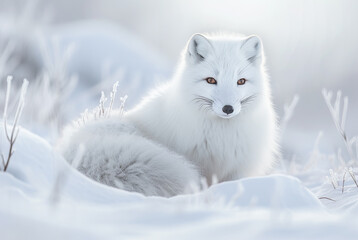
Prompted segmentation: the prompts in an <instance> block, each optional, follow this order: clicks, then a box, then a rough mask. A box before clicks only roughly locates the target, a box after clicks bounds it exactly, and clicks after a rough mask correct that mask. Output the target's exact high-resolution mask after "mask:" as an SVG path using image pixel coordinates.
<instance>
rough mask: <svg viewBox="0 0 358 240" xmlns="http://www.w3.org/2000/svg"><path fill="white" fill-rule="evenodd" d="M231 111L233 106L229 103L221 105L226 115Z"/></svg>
mask: <svg viewBox="0 0 358 240" xmlns="http://www.w3.org/2000/svg"><path fill="white" fill-rule="evenodd" d="M233 111H234V108H233V107H232V106H231V105H225V106H224V107H223V112H224V113H226V114H227V115H229V114H230V113H232V112H233Z"/></svg>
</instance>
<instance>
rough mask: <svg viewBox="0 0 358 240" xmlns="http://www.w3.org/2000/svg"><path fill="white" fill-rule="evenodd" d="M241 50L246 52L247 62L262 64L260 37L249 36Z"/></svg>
mask: <svg viewBox="0 0 358 240" xmlns="http://www.w3.org/2000/svg"><path fill="white" fill-rule="evenodd" d="M240 49H241V50H243V51H244V52H245V54H246V56H247V60H248V61H249V62H257V63H261V60H262V44H261V40H260V38H259V37H258V36H255V35H252V36H249V37H248V38H247V39H245V40H244V42H243V43H242V45H241V48H240Z"/></svg>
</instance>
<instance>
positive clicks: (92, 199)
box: [0, 129, 358, 239]
mask: <svg viewBox="0 0 358 240" xmlns="http://www.w3.org/2000/svg"><path fill="white" fill-rule="evenodd" d="M1 136H3V134H2V132H1ZM17 141H18V142H17V144H16V152H15V154H14V156H13V159H12V161H11V163H10V165H9V169H8V172H1V173H0V194H1V198H0V216H1V217H0V226H1V227H0V229H1V232H2V234H3V237H5V238H4V239H64V238H68V237H71V239H119V238H120V239H122V238H124V239H126V238H131V239H133V238H147V239H168V238H170V239H201V238H205V239H217V238H220V239H223V238H230V239H233V238H237V237H240V239H288V238H290V239H302V238H305V239H317V237H319V238H322V239H337V238H339V239H343V238H344V239H353V236H355V235H356V234H357V233H358V229H357V228H356V224H357V218H356V217H355V216H352V215H351V214H349V213H347V211H340V212H335V213H330V212H328V211H327V209H326V207H324V206H323V205H322V203H321V202H320V201H319V200H318V198H317V196H315V195H314V194H313V193H312V192H311V191H310V190H308V189H307V188H306V187H305V186H304V185H303V184H302V183H301V181H299V180H298V179H297V178H294V177H291V176H286V175H271V176H266V177H257V178H245V179H241V180H237V181H231V182H225V183H221V184H217V185H214V186H212V187H210V188H208V189H206V190H205V191H202V192H198V193H195V194H192V195H180V196H177V197H173V198H161V197H144V196H143V195H140V194H138V193H131V192H126V191H123V190H118V189H115V188H112V187H108V186H105V185H102V184H99V183H97V182H95V181H92V180H90V179H89V178H87V177H85V176H84V175H82V174H80V173H79V172H78V171H76V170H75V169H73V168H72V167H71V166H70V165H68V163H67V162H66V161H65V160H64V159H63V158H62V157H60V156H59V155H57V154H56V153H55V152H54V151H53V149H52V148H51V146H50V145H49V144H48V143H47V142H46V141H45V140H43V139H41V138H40V137H38V136H36V135H34V134H32V133H30V132H28V131H26V130H25V129H22V130H21V131H20V133H19V138H18V140H17ZM1 143H2V145H1V149H4V148H6V147H7V146H6V141H5V139H1ZM347 209H356V210H357V205H355V206H353V207H352V206H351V207H350V208H346V210H347Z"/></svg>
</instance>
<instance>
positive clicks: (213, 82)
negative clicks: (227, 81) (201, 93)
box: [205, 77, 217, 84]
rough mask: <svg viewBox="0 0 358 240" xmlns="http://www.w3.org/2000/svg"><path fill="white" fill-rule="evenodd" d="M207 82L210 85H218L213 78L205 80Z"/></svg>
mask: <svg viewBox="0 0 358 240" xmlns="http://www.w3.org/2000/svg"><path fill="white" fill-rule="evenodd" d="M205 80H206V82H207V83H209V84H216V83H217V82H216V80H215V78H212V77H207V78H205Z"/></svg>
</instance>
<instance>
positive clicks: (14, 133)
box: [1, 76, 29, 172]
mask: <svg viewBox="0 0 358 240" xmlns="http://www.w3.org/2000/svg"><path fill="white" fill-rule="evenodd" d="M11 81H12V77H11V76H9V77H8V78H7V89H6V97H5V107H4V115H3V123H4V132H5V136H6V139H7V140H8V142H9V152H8V154H7V158H6V161H5V157H4V155H3V154H2V153H1V159H2V164H3V171H4V172H6V170H7V168H8V166H9V163H10V160H11V157H12V155H13V154H14V149H13V148H14V145H15V142H16V139H17V136H18V135H19V131H20V128H19V127H18V126H17V125H18V122H19V120H20V117H21V114H22V110H23V108H24V104H25V96H26V91H27V87H28V84H29V82H28V81H27V80H26V79H24V82H23V84H22V87H21V94H20V100H19V103H18V105H17V109H16V113H15V118H14V122H13V124H12V129H11V132H10V134H9V131H8V126H7V109H8V105H9V98H10V90H11Z"/></svg>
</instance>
